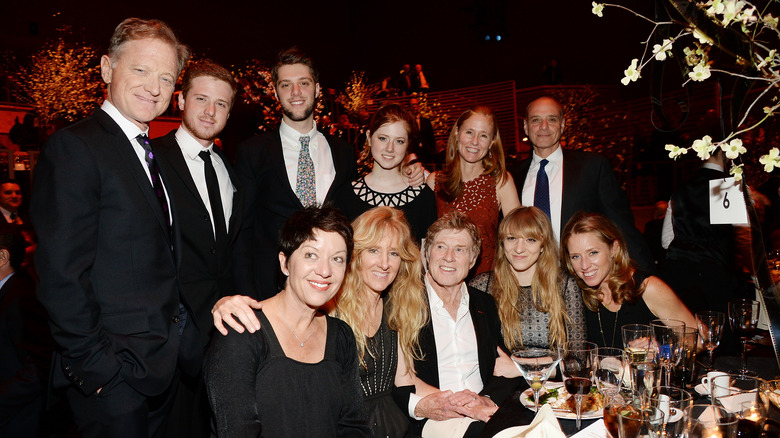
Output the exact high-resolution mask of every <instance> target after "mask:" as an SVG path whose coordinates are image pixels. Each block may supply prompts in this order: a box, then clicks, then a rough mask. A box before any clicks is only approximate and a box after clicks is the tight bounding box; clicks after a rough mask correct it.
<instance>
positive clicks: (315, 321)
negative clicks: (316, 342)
mask: <svg viewBox="0 0 780 438" xmlns="http://www.w3.org/2000/svg"><path fill="white" fill-rule="evenodd" d="M282 322H283V323H284V325H286V326H287V328H288V329H289V330H290V333H292V334H293V336H295V340H297V341H298V342H300V343H301V348H303V345H304V344H305V343H307V342H309V339H311V337H312V336H314V333H316V332H317V320H316V319H315V320H314V330H312V331H311V334H309V336H308V337H307V338H306V340H305V341H301V338H299V337H298V335H296V334H295V332H294V331H293V329H292V327H290V324H287V321H286V320H285V319H284V318H282Z"/></svg>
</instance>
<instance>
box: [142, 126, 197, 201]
mask: <svg viewBox="0 0 780 438" xmlns="http://www.w3.org/2000/svg"><path fill="white" fill-rule="evenodd" d="M175 134H176V130H173V131H171V132H169V133H168V135H166V136H165V137H163V138H161V139H159V143H158V142H157V141H154V142H153V144H155V146H159V148H158V149H159V152H160V153H161V154H164V155H165V157H166V158H167V159H168V162H169V163H170V164H171V168H172V169H173V173H174V175H171V177H172V178H173V177H176V178H179V179H180V180H181V181H182V182H183V183H184V186H185V187H187V190H189V191H190V193H192V196H194V197H195V199H197V200H198V202H200V206H201V207H203V209H204V210H206V205H205V204H204V203H203V199H202V198H201V197H200V192H198V188H197V187H195V181H194V180H193V179H192V174H191V173H190V168H189V167H188V166H187V162H186V161H184V155H183V154H184V152H182V150H181V147H180V146H179V142H177V141H176V136H175Z"/></svg>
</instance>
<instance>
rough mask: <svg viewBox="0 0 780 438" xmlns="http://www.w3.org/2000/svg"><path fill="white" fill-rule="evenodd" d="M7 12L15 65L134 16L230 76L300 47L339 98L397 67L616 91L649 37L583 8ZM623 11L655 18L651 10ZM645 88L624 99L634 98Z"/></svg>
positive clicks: (406, 4)
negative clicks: (67, 31)
mask: <svg viewBox="0 0 780 438" xmlns="http://www.w3.org/2000/svg"><path fill="white" fill-rule="evenodd" d="M4 3H5V5H4V6H2V7H0V8H1V9H2V10H1V11H0V49H3V50H11V51H13V52H14V53H15V54H16V56H17V58H18V59H19V60H20V61H22V60H24V56H26V55H27V54H29V53H32V52H33V51H35V50H37V49H39V48H40V47H41V44H42V43H43V41H44V40H45V39H47V38H53V37H56V36H57V29H58V28H59V27H61V26H63V25H69V26H71V30H72V31H73V33H74V34H75V35H76V36H78V37H81V38H83V39H84V40H85V41H87V42H89V43H92V44H94V45H95V46H96V47H97V48H98V51H99V52H100V53H104V52H105V48H106V47H107V45H108V39H109V37H110V35H111V33H112V32H113V29H114V27H115V26H116V25H117V24H118V23H119V22H120V21H121V20H122V19H124V18H127V17H131V16H137V17H142V18H159V19H162V20H164V21H166V22H167V23H169V24H170V25H171V26H172V27H173V28H174V29H175V30H176V31H177V33H178V34H179V35H180V37H181V39H182V40H183V41H184V42H185V43H186V44H188V45H189V46H190V47H192V48H193V50H194V51H195V52H196V53H200V54H204V55H206V56H208V57H211V58H213V59H214V60H216V61H217V62H220V63H223V64H225V65H227V66H233V65H235V66H238V65H241V64H243V62H244V61H246V60H248V59H251V58H255V57H256V58H259V59H261V60H263V61H265V62H266V63H269V64H270V63H272V62H273V59H274V56H275V54H276V53H278V52H279V51H280V50H282V49H284V48H287V47H289V46H292V45H298V46H299V47H301V48H302V49H304V50H305V51H307V52H308V53H309V54H310V55H311V56H312V57H314V58H315V60H316V61H317V62H318V63H319V66H320V70H321V81H320V82H321V83H322V86H323V87H325V88H336V89H341V88H343V87H344V84H345V82H346V81H347V79H348V77H349V74H350V72H351V71H353V70H365V71H366V72H368V76H369V80H371V81H379V80H381V78H382V77H383V75H389V74H395V73H397V72H398V71H399V70H400V68H401V65H403V64H405V63H406V64H411V65H414V64H418V63H419V64H422V66H423V70H424V72H425V74H426V77H427V78H428V81H429V82H430V84H431V87H432V90H444V89H453V88H460V87H465V86H472V85H481V84H486V83H491V82H497V81H504V80H515V81H516V83H517V88H527V87H534V86H538V85H542V84H543V83H544V82H543V79H542V74H541V72H542V68H543V67H544V66H545V65H546V64H548V63H549V62H550V60H552V59H554V58H555V59H557V60H558V62H559V65H560V67H561V71H562V74H563V80H564V82H565V83H569V84H597V85H601V84H603V85H620V84H619V81H620V79H621V78H622V77H623V70H624V69H625V68H626V67H627V66H628V65H629V64H630V62H631V59H632V58H638V57H640V55H641V54H642V51H643V48H644V47H643V45H642V42H643V41H644V40H645V39H646V38H647V36H648V34H649V32H650V30H651V29H652V27H651V25H650V24H649V23H647V22H645V21H643V20H641V19H640V18H637V17H634V16H633V15H632V14H630V13H628V12H626V11H621V10H618V9H614V8H607V9H606V10H605V16H604V17H603V18H598V17H596V16H595V15H593V14H592V13H591V8H592V6H591V1H589V0H568V1H527V0H453V1H447V2H445V1H426V0H417V1H414V0H396V1H392V2H387V1H385V2H376V1H370V0H368V1H366V0H334V1H320V2H313V1H310V0H298V1H296V0H292V1H287V2H269V1H256V2H251V1H237V0H222V1H209V2H206V1H203V0H195V1H190V2H171V1H164V0H157V1H137V2H107V1H94V0H86V1H78V0H76V1H69V2H65V1H55V0H41V1H35V0H32V1H23V0H10V1H8V2H4ZM624 3H626V4H627V5H628V6H631V7H632V8H639V9H640V10H643V12H644V13H652V6H653V2H650V1H647V0H626V1H625V2H624ZM486 35H490V41H486ZM497 35H500V36H501V41H495V40H496V36H497ZM644 82H645V83H643V81H640V82H639V83H633V84H631V85H629V87H627V90H626V91H628V92H629V93H631V94H635V93H636V94H637V95H639V96H641V95H642V93H646V92H647V91H646V90H647V85H646V82H647V81H644Z"/></svg>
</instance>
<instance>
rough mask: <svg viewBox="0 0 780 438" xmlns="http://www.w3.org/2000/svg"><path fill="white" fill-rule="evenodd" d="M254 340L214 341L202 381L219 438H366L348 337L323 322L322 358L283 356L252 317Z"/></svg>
mask: <svg viewBox="0 0 780 438" xmlns="http://www.w3.org/2000/svg"><path fill="white" fill-rule="evenodd" d="M256 313H257V316H258V318H259V319H260V323H261V326H262V328H261V329H260V330H258V331H257V332H255V333H249V332H248V331H247V332H244V333H237V332H235V331H233V330H231V331H230V333H229V334H228V335H227V336H215V337H214V339H213V340H212V343H211V346H210V348H209V351H208V353H207V357H206V362H205V365H204V375H205V378H206V386H207V389H208V394H209V401H210V402H211V408H212V410H213V411H214V415H215V418H216V423H217V434H218V436H220V437H231V438H233V437H252V438H255V437H258V436H262V437H268V438H270V437H273V438H276V437H289V438H298V437H303V436H306V437H370V436H371V430H370V429H369V427H368V424H367V420H366V412H365V406H364V404H363V397H362V394H361V391H360V387H359V385H360V384H359V379H358V371H357V352H356V347H355V338H354V336H353V334H352V330H351V329H350V328H349V326H347V324H346V323H344V322H343V321H341V320H338V319H335V318H330V317H326V321H327V327H328V334H327V340H326V343H325V357H324V358H323V360H322V361H321V362H318V363H304V362H298V361H296V360H293V359H290V358H288V357H287V356H285V354H284V351H283V350H282V346H281V345H280V344H279V340H278V339H277V338H276V334H275V333H274V330H273V327H271V324H270V323H269V322H268V319H267V318H266V317H265V315H264V314H263V313H262V311H257V312H256Z"/></svg>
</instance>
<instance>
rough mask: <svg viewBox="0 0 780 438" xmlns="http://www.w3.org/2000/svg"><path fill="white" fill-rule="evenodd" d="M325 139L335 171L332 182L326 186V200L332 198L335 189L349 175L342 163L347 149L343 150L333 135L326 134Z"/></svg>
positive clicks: (347, 169)
mask: <svg viewBox="0 0 780 438" xmlns="http://www.w3.org/2000/svg"><path fill="white" fill-rule="evenodd" d="M323 135H325V134H323ZM325 139H326V140H327V141H328V146H329V147H330V155H331V157H332V158H333V168H334V170H335V171H336V175H335V177H334V178H333V183H332V184H331V185H330V187H329V188H328V193H327V194H326V195H325V202H327V201H329V200H331V199H333V196H334V195H335V193H336V190H337V189H338V188H339V187H341V186H342V185H343V184H344V182H345V180H346V179H347V178H349V176H350V175H349V168H345V166H344V165H342V163H343V162H344V161H345V160H346V159H347V158H348V157H345V154H347V153H348V152H349V151H346V150H344V149H345V148H344V147H342V144H341V141H340V140H338V139H336V138H335V137H331V136H329V135H326V136H325Z"/></svg>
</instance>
